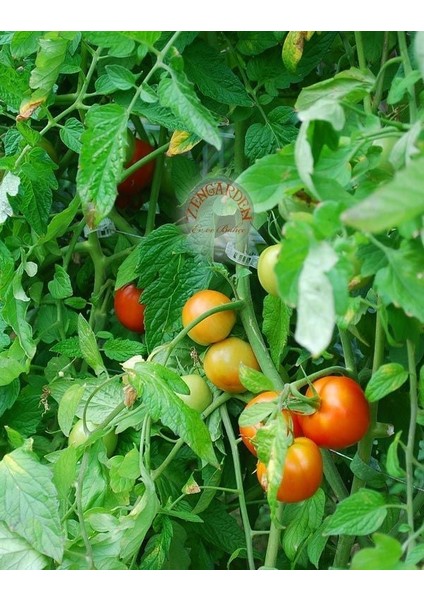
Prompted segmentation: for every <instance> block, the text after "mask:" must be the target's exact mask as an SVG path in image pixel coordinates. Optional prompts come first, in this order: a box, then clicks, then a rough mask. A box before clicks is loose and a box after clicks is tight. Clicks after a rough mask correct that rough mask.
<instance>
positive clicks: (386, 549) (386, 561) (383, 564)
mask: <svg viewBox="0 0 424 600" xmlns="http://www.w3.org/2000/svg"><path fill="white" fill-rule="evenodd" d="M372 539H373V541H374V544H375V546H374V548H363V549H362V550H359V552H356V554H354V556H353V558H352V564H351V569H353V570H368V571H370V570H379V571H381V570H392V569H396V567H397V566H398V563H399V560H400V558H401V556H402V554H403V550H402V545H401V543H400V542H399V541H398V540H396V539H395V538H392V537H390V536H389V535H385V534H383V533H374V535H373V536H372Z"/></svg>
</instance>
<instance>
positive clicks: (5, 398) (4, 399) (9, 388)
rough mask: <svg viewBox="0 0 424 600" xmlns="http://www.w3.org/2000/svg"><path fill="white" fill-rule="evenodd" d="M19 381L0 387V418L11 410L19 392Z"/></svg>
mask: <svg viewBox="0 0 424 600" xmlns="http://www.w3.org/2000/svg"><path fill="white" fill-rule="evenodd" d="M20 387H21V386H20V384H19V379H14V380H13V381H11V382H10V383H9V384H7V385H0V417H1V416H2V415H3V414H4V412H5V411H6V410H8V409H9V408H11V407H12V406H13V404H14V403H15V401H16V399H17V398H18V395H19V392H20Z"/></svg>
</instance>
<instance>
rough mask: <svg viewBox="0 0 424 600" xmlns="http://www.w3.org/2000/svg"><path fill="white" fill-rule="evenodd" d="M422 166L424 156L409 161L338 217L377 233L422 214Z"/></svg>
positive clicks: (423, 201)
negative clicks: (388, 179) (389, 179)
mask: <svg viewBox="0 0 424 600" xmlns="http://www.w3.org/2000/svg"><path fill="white" fill-rule="evenodd" d="M423 169H424V157H420V158H417V159H416V160H412V161H410V162H409V164H408V165H407V166H406V167H405V169H402V170H401V171H398V172H397V173H396V174H395V176H394V178H393V180H392V181H390V182H389V183H387V184H386V185H383V186H381V187H379V188H378V189H377V190H376V191H375V192H373V193H372V194H371V195H370V196H368V198H366V199H365V200H363V201H362V202H360V203H359V204H357V205H356V206H354V207H352V208H349V209H348V210H347V211H345V212H344V213H343V214H342V220H343V221H344V222H345V223H346V224H348V225H351V226H353V227H356V228H357V229H361V230H362V231H369V232H372V233H378V232H380V231H385V230H387V229H390V228H391V227H397V226H399V225H401V224H402V223H405V222H407V221H410V220H411V219H414V218H415V217H418V216H420V215H422V214H424V198H423V195H422V173H423Z"/></svg>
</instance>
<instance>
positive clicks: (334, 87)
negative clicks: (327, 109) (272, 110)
mask: <svg viewBox="0 0 424 600" xmlns="http://www.w3.org/2000/svg"><path fill="white" fill-rule="evenodd" d="M374 84H375V78H374V76H373V75H372V73H371V72H369V71H367V72H365V71H361V70H360V69H357V68H356V67H352V68H351V69H349V70H347V71H341V72H340V73H337V75H335V76H334V77H332V78H331V79H326V80H325V81H319V82H318V83H314V84H313V85H310V86H308V87H304V88H303V89H302V91H301V92H300V94H299V96H298V98H297V100H296V105H295V107H296V109H297V110H306V109H307V108H309V107H310V106H312V105H313V104H314V103H315V102H317V101H318V100H321V99H323V98H327V99H331V100H345V101H347V102H351V103H352V104H356V103H357V102H359V101H360V100H362V98H364V97H365V96H366V95H367V94H368V93H369V92H370V91H371V89H372V88H373V86H374Z"/></svg>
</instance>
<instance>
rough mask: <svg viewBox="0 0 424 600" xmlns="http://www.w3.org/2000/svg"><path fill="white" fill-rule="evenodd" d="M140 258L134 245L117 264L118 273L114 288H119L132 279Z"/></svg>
mask: <svg viewBox="0 0 424 600" xmlns="http://www.w3.org/2000/svg"><path fill="white" fill-rule="evenodd" d="M139 260H140V251H139V248H138V247H136V248H134V250H133V251H132V252H131V253H130V254H129V255H128V256H127V257H126V258H125V260H124V261H123V262H122V263H121V264H120V265H119V269H118V274H117V276H116V281H115V290H119V289H120V288H121V287H124V285H127V283H131V282H132V281H134V279H135V277H136V273H137V270H136V269H137V264H138V261H139Z"/></svg>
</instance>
